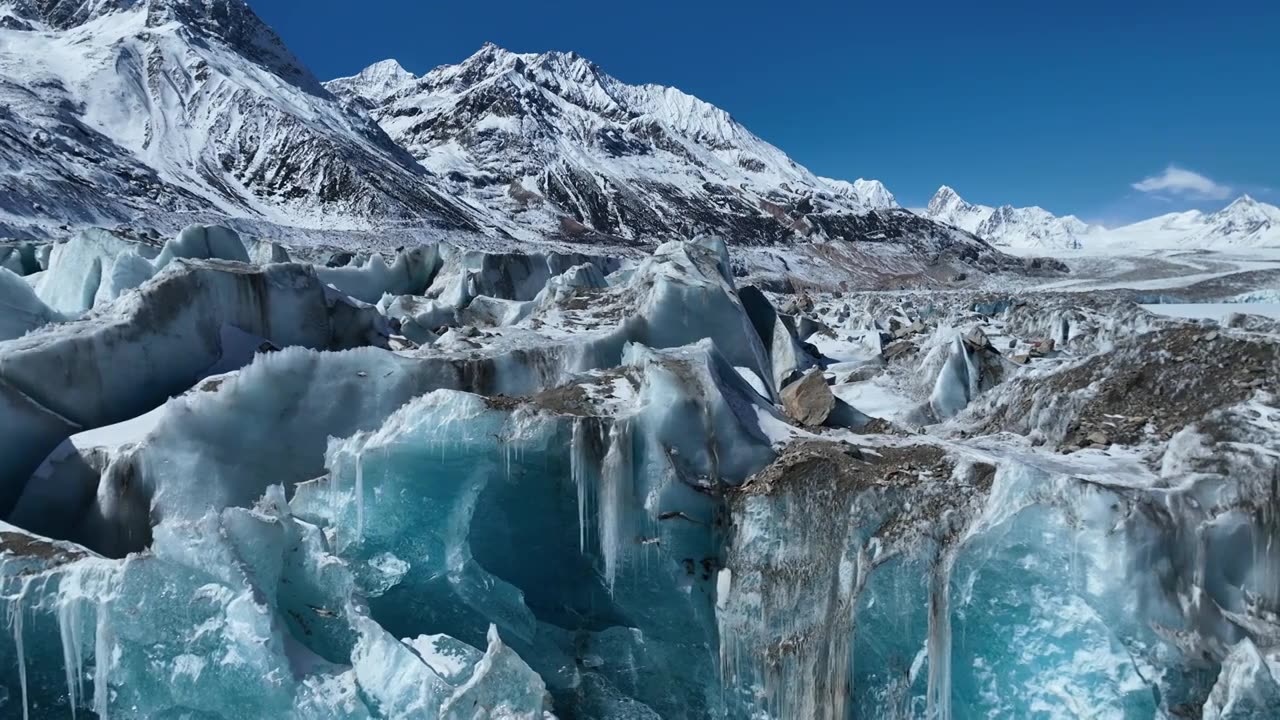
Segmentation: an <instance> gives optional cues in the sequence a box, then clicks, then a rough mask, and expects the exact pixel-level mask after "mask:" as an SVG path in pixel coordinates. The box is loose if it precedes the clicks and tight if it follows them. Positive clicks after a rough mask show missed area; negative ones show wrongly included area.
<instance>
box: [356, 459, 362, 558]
mask: <svg viewBox="0 0 1280 720" xmlns="http://www.w3.org/2000/svg"><path fill="white" fill-rule="evenodd" d="M363 455H364V453H363V451H361V450H357V451H356V540H357V541H359V540H360V539H362V538H364V458H363Z"/></svg>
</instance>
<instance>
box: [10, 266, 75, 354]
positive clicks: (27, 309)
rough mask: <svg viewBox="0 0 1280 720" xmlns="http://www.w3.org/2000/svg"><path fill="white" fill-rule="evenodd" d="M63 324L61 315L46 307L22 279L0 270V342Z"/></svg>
mask: <svg viewBox="0 0 1280 720" xmlns="http://www.w3.org/2000/svg"><path fill="white" fill-rule="evenodd" d="M60 320H62V315H61V313H59V312H57V311H56V310H54V309H52V308H50V307H49V306H48V305H45V304H44V301H42V300H41V299H40V298H39V297H38V296H37V295H36V293H35V291H34V290H32V289H31V286H30V285H28V284H27V283H26V282H25V281H23V279H22V278H21V277H19V276H18V275H17V274H15V273H13V272H12V271H10V270H8V269H5V268H0V341H4V340H12V339H13V338H17V337H22V336H23V335H26V334H27V333H28V332H30V331H32V330H35V329H36V328H38V327H41V326H43V325H47V324H49V323H51V322H58V321H60Z"/></svg>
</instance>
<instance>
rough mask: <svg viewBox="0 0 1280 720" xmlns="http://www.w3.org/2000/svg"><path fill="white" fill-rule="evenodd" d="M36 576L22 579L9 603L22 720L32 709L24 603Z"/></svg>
mask: <svg viewBox="0 0 1280 720" xmlns="http://www.w3.org/2000/svg"><path fill="white" fill-rule="evenodd" d="M33 579H34V576H31V575H28V576H27V577H25V578H23V580H22V589H21V590H19V591H18V594H17V596H15V597H14V598H13V599H12V600H11V601H10V603H9V627H10V629H12V630H13V646H14V650H15V651H16V652H17V654H18V684H19V685H21V687H22V720H29V719H30V713H31V710H30V708H29V707H28V706H27V703H28V699H27V657H26V652H25V648H24V646H23V643H22V620H23V617H22V615H23V608H22V606H23V603H25V602H26V598H27V591H28V590H29V589H30V588H31V581H32V580H33Z"/></svg>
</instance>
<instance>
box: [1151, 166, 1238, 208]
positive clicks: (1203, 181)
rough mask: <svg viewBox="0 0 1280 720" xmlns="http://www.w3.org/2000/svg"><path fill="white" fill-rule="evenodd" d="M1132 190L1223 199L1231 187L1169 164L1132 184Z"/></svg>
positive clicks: (1229, 193)
mask: <svg viewBox="0 0 1280 720" xmlns="http://www.w3.org/2000/svg"><path fill="white" fill-rule="evenodd" d="M1133 189H1134V190H1140V191H1142V192H1144V193H1156V194H1168V195H1185V196H1189V197H1200V198H1209V199H1213V200H1225V199H1226V198H1229V197H1231V187H1230V186H1228V185H1221V184H1219V183H1216V182H1214V181H1213V180H1210V179H1209V178H1207V177H1205V176H1203V175H1201V174H1200V173H1198V172H1192V171H1191V170H1187V169H1186V168H1180V167H1178V166H1177V165H1170V166H1169V167H1167V168H1165V169H1164V172H1162V173H1160V174H1159V175H1152V176H1151V177H1148V178H1143V179H1142V180H1139V181H1138V182H1136V183H1134V184H1133Z"/></svg>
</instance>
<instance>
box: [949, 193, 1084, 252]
mask: <svg viewBox="0 0 1280 720" xmlns="http://www.w3.org/2000/svg"><path fill="white" fill-rule="evenodd" d="M924 215H925V217H928V218H930V219H932V220H935V221H937V222H940V223H945V224H947V225H951V226H953V227H958V228H960V229H962V230H967V231H969V232H971V233H973V234H975V235H977V236H978V237H980V238H982V239H983V240H986V241H987V242H990V243H992V244H995V245H1003V246H1008V247H1018V248H1044V249H1064V248H1065V249H1070V248H1079V247H1082V246H1083V245H1084V244H1085V243H1086V242H1087V240H1086V237H1087V236H1091V235H1094V234H1096V233H1099V232H1101V231H1102V228H1100V227H1098V226H1096V225H1089V224H1088V223H1085V222H1084V221H1082V220H1080V219H1079V218H1077V217H1076V216H1074V215H1066V216H1063V217H1058V216H1056V215H1054V214H1053V213H1051V212H1049V211H1048V210H1045V209H1044V208H1041V207H1024V208H1016V207H1013V206H1012V205H1002V206H1000V207H998V208H994V207H989V206H987V205H974V204H972V203H969V202H966V201H965V200H964V199H963V198H961V197H960V195H959V194H958V193H956V191H955V190H953V189H951V188H950V187H948V186H946V185H943V186H942V187H940V188H938V192H937V193H935V194H934V196H933V198H932V199H930V200H929V205H928V207H927V208H925V211H924Z"/></svg>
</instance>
